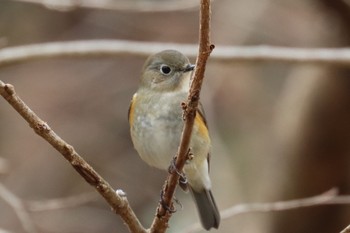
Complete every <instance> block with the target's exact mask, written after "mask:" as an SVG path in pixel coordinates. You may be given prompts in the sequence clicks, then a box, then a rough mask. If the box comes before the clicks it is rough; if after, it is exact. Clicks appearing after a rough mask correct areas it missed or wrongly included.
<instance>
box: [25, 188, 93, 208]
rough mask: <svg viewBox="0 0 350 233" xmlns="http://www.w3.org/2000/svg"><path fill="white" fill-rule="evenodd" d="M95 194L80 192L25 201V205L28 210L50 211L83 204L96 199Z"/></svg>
mask: <svg viewBox="0 0 350 233" xmlns="http://www.w3.org/2000/svg"><path fill="white" fill-rule="evenodd" d="M96 197H97V194H96V193H95V192H94V193H82V194H79V195H75V196H70V197H66V198H57V199H50V200H41V201H27V202H26V206H27V209H28V211H32V212H38V211H50V210H57V209H64V208H73V207H75V206H79V205H83V204H86V203H88V202H91V201H93V200H96Z"/></svg>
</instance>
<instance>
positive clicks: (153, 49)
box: [0, 40, 350, 66]
mask: <svg viewBox="0 0 350 233" xmlns="http://www.w3.org/2000/svg"><path fill="white" fill-rule="evenodd" d="M164 49H175V50H179V51H181V52H182V53H184V54H185V55H186V56H189V57H196V56H197V54H198V45H194V44H174V43H154V42H137V41H125V40H88V41H70V42H69V41H66V42H51V43H42V44H33V45H24V46H16V47H7V48H2V49H0V66H4V65H9V64H14V63H18V62H28V61H30V60H33V59H43V58H56V57H83V58H87V57H89V56H121V55H133V56H139V57H143V58H144V57H148V56H149V55H150V54H154V53H157V52H159V51H161V50H164ZM210 59H211V60H212V61H217V62H288V63H302V64H306V63H314V64H320V65H323V64H329V65H343V66H350V48H333V49H330V48H329V49H327V48H290V47H276V46H266V45H261V46H222V45H216V48H215V53H214V54H212V55H211V56H210Z"/></svg>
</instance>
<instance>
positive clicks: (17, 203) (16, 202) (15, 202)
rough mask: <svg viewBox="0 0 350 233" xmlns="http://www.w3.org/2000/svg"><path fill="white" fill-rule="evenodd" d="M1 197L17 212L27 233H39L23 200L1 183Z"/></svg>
mask: <svg viewBox="0 0 350 233" xmlns="http://www.w3.org/2000/svg"><path fill="white" fill-rule="evenodd" d="M0 197H1V198H2V199H3V200H5V201H6V203H7V204H9V205H10V206H11V207H12V209H13V210H14V211H15V213H16V215H17V217H18V219H19V221H20V222H21V224H22V227H23V229H24V231H25V232H28V233H37V232H38V230H37V229H36V227H35V225H34V223H33V221H32V219H31V218H30V216H29V214H28V212H27V210H26V208H25V207H24V205H23V203H22V201H21V199H20V198H18V197H17V196H16V195H15V194H13V193H12V192H11V191H10V190H8V189H7V188H6V187H5V186H4V185H3V184H1V183H0Z"/></svg>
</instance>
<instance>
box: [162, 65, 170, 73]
mask: <svg viewBox="0 0 350 233" xmlns="http://www.w3.org/2000/svg"><path fill="white" fill-rule="evenodd" d="M160 72H161V73H162V74H165V75H168V74H170V72H171V68H170V67H169V66H167V65H161V66H160Z"/></svg>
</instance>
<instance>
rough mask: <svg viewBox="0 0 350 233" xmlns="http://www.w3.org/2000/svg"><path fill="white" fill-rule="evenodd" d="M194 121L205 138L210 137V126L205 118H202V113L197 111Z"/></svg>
mask: <svg viewBox="0 0 350 233" xmlns="http://www.w3.org/2000/svg"><path fill="white" fill-rule="evenodd" d="M194 121H195V124H196V125H197V127H198V132H199V134H200V135H201V136H203V137H205V138H209V132H208V128H207V125H206V124H205V122H204V119H203V118H202V115H201V114H199V113H198V112H197V114H196V118H195V119H194Z"/></svg>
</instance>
